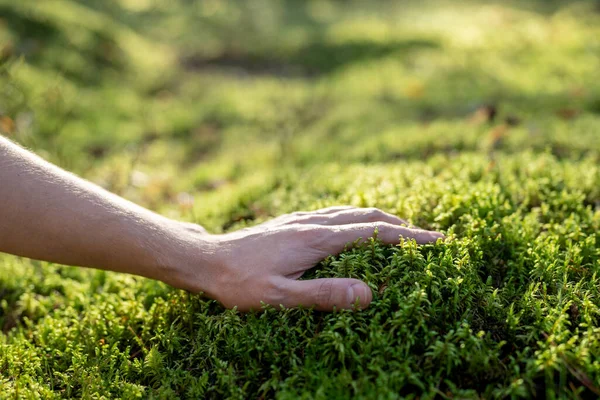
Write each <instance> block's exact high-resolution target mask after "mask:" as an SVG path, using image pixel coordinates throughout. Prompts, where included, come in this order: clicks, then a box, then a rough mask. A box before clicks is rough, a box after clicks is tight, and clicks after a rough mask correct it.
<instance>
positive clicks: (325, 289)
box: [317, 280, 333, 307]
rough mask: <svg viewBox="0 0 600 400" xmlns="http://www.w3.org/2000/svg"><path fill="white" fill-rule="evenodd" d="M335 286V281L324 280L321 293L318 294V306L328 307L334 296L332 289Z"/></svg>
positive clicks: (320, 286)
mask: <svg viewBox="0 0 600 400" xmlns="http://www.w3.org/2000/svg"><path fill="white" fill-rule="evenodd" d="M332 285H333V281H331V280H324V281H323V282H321V284H320V285H319V291H318V292H317V305H318V306H321V307H326V306H327V305H329V303H330V302H331V298H332V295H333V291H332V290H331V287H332Z"/></svg>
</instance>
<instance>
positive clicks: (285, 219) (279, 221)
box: [262, 206, 357, 227]
mask: <svg viewBox="0 0 600 400" xmlns="http://www.w3.org/2000/svg"><path fill="white" fill-rule="evenodd" d="M352 209H357V207H353V206H334V207H328V208H321V209H320V210H315V211H296V212H293V213H291V214H284V215H280V216H278V217H276V218H274V219H272V220H270V221H267V222H264V223H263V224H262V226H268V227H272V226H282V225H290V224H297V223H304V222H302V221H303V220H305V219H310V218H313V217H315V218H317V219H319V218H320V220H324V219H325V218H326V217H325V216H326V215H328V214H335V213H337V212H340V211H344V210H352ZM307 223H308V222H307ZM310 223H312V222H310Z"/></svg>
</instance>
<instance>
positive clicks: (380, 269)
mask: <svg viewBox="0 0 600 400" xmlns="http://www.w3.org/2000/svg"><path fill="white" fill-rule="evenodd" d="M34 3H35V4H34ZM37 3H38V2H32V1H22V2H9V1H0V20H1V22H2V23H0V60H1V61H0V63H1V64H0V88H1V89H2V90H0V133H2V134H3V135H6V136H8V137H10V138H12V139H14V140H16V141H18V142H20V143H23V144H24V145H26V146H28V147H30V148H32V149H33V150H35V151H36V152H38V153H39V154H41V155H42V156H44V157H46V158H48V159H49V160H51V161H53V162H55V163H58V164H59V165H61V166H63V167H65V168H68V169H71V170H73V171H75V172H77V173H79V174H81V175H83V176H84V177H86V178H88V179H90V180H92V181H94V182H96V183H98V184H100V185H102V186H104V187H106V188H107V189H109V190H112V191H114V192H116V193H118V194H120V195H123V196H125V197H126V198H129V199H131V200H133V201H136V202H138V203H140V204H142V205H144V206H146V207H149V208H151V209H153V210H156V211H158V212H161V213H163V214H165V215H167V216H170V217H173V218H179V219H183V220H188V221H193V222H197V223H200V224H202V225H204V226H206V227H207V229H209V230H210V231H211V232H214V233H220V232H223V231H229V230H234V229H238V228H242V227H245V226H249V225H252V224H256V223H260V222H262V221H264V220H266V219H268V218H270V217H272V216H276V215H279V214H282V213H286V212H291V211H296V210H311V209H317V208H321V207H327V206H331V205H335V204H351V205H355V206H361V207H379V208H382V209H384V210H386V211H388V212H392V213H394V214H397V215H400V216H402V217H405V218H407V219H408V220H410V221H411V222H412V223H414V224H416V225H418V226H422V227H424V228H429V229H437V230H441V231H443V232H444V233H445V234H446V235H447V236H448V237H449V241H448V242H446V243H437V244H434V245H428V246H417V245H416V244H415V243H414V242H411V241H404V240H399V243H398V244H397V245H395V246H384V245H382V244H381V243H380V242H379V241H378V240H377V239H376V237H375V238H373V239H371V240H370V241H368V242H367V243H365V244H364V245H362V246H359V247H356V248H353V249H351V250H348V251H346V252H343V253H342V254H340V255H339V256H336V257H329V258H328V259H326V260H324V261H323V262H322V263H320V264H319V265H318V266H316V267H315V268H314V269H313V270H311V271H309V272H308V273H307V274H306V276H305V277H303V278H302V279H308V278H311V277H354V278H359V279H362V280H364V281H365V282H367V283H368V284H369V286H370V287H371V289H372V290H373V293H374V301H373V303H372V305H371V306H370V307H369V309H368V310H366V311H363V312H357V313H353V312H349V311H337V312H334V313H321V312H316V311H313V310H308V309H296V310H278V309H275V308H273V307H266V308H265V309H264V310H263V311H262V312H257V313H249V314H241V313H239V312H237V311H235V310H225V309H223V308H222V307H221V306H220V305H219V304H217V303H216V302H214V301H211V300H207V299H205V298H202V297H200V296H192V295H190V294H188V293H185V292H182V291H179V290H174V289H172V288H169V287H167V286H166V285H164V284H162V283H158V282H154V281H150V280H145V279H142V278H137V277H131V276H126V275H119V274H114V273H110V272H102V271H93V270H85V269H78V268H73V267H66V266H59V265H51V264H47V263H40V262H33V261H28V260H25V259H21V258H16V257H11V256H7V255H5V256H1V257H0V398H21V397H25V398H29V397H31V398H36V397H39V398H65V397H82V398H92V397H99V396H104V397H106V398H140V397H141V398H176V397H183V398H215V399H216V398H279V399H287V398H294V399H295V398H400V397H405V398H529V397H532V396H537V397H546V398H572V399H579V398H591V397H595V396H598V395H600V339H599V338H600V300H599V299H600V293H599V291H600V277H599V274H600V245H599V243H600V168H599V165H600V114H599V112H598V93H600V84H599V83H598V79H597V72H598V71H599V70H600V39H599V38H600V30H599V28H598V27H599V26H600V14H599V13H598V11H597V9H596V6H597V5H596V4H595V3H594V2H591V1H581V2H533V1H532V2H526V3H524V2H519V3H511V2H508V3H507V2H503V3H498V2H491V1H490V2H463V3H461V4H460V5H458V4H457V3H456V2H453V3H450V2H443V1H436V2H418V3H417V2H402V3H398V4H396V3H394V2H383V1H374V2H368V3H365V2H362V1H349V2H339V1H333V0H331V1H310V2H297V1H292V0H290V1H277V2H272V1H269V2H267V1H255V2H251V3H241V2H237V1H233V0H219V1H204V2H197V3H194V4H193V5H192V4H191V3H190V2H187V1H172V2H168V4H167V3H165V2H159V1H154V2H153V1H141V0H114V1H99V0H86V1H74V0H70V1H67V0H63V1H54V0H53V1H48V2H44V5H43V6H39V4H37ZM0 184H1V183H0Z"/></svg>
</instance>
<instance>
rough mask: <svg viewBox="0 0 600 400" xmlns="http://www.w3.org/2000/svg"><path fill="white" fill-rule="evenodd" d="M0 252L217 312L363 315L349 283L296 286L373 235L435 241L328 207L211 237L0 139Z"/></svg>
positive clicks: (355, 284)
mask: <svg viewBox="0 0 600 400" xmlns="http://www.w3.org/2000/svg"><path fill="white" fill-rule="evenodd" d="M0 204H1V206H0V252H5V253H10V254H14V255H18V256H23V257H28V258H33V259H37V260H44V261H49V262H54V263H59V264H65V265H76V266H82V267H91V268H99V269H105V270H111V271H117V272H124V273H129V274H135V275H140V276H143V277H147V278H152V279H157V280H161V281H163V282H166V283H167V284H169V285H171V286H174V287H176V288H181V289H185V290H188V291H190V292H193V293H200V292H203V293H204V294H205V295H207V296H208V297H210V298H213V299H216V300H218V301H219V302H221V303H222V304H223V305H224V306H225V307H228V308H233V307H237V308H238V310H240V311H247V310H253V309H260V308H261V306H262V304H261V302H262V303H266V304H271V305H274V306H280V305H283V306H284V307H297V306H304V307H313V306H314V307H315V308H316V309H318V310H322V311H331V310H333V309H334V308H338V309H339V308H345V309H348V308H353V307H355V306H357V307H358V308H361V309H362V308H366V307H367V306H368V305H369V303H370V302H371V300H372V293H371V290H370V289H369V287H368V286H367V285H366V284H365V283H364V282H361V281H360V280H356V279H343V278H337V279H315V280H304V281H299V280H297V279H298V278H299V277H300V276H302V274H303V273H304V272H305V271H306V270H308V269H310V268H312V267H314V266H315V264H317V263H318V262H319V261H321V260H323V259H324V258H325V257H327V256H328V255H332V254H338V253H339V252H341V251H343V250H344V247H345V246H346V245H347V244H348V243H351V242H354V241H355V240H357V239H359V238H368V237H370V236H372V235H373V232H374V230H375V229H377V230H378V232H379V238H380V239H381V240H383V241H384V242H386V243H390V244H395V243H398V240H399V237H400V236H402V237H405V238H414V239H415V240H416V241H417V242H418V243H421V244H424V243H431V242H435V241H436V240H438V239H441V238H443V235H442V234H441V233H437V232H431V231H425V230H420V229H415V228H411V227H408V224H407V223H406V221H404V220H402V219H400V218H398V217H396V216H394V215H390V214H387V213H385V212H383V211H381V210H378V209H374V208H366V209H365V208H355V207H348V206H342V207H332V208H327V209H322V210H317V211H312V212H296V213H292V214H288V215H282V216H280V217H278V218H275V219H273V220H271V221H269V222H266V223H264V224H262V225H258V226H255V227H252V228H247V229H242V230H239V231H236V232H232V233H227V234H222V235H211V234H209V233H207V232H206V230H204V228H202V227H201V226H199V225H196V224H191V223H185V222H179V221H175V220H172V219H168V218H165V217H163V216H161V215H158V214H156V213H154V212H152V211H150V210H147V209H145V208H143V207H140V206H138V205H136V204H133V203H131V202H129V201H127V200H125V199H123V198H121V197H118V196H116V195H114V194H112V193H109V192H107V191H105V190H104V189H102V188H100V187H98V186H96V185H94V184H92V183H90V182H88V181H86V180H83V179H81V178H78V177H76V176H75V175H73V174H71V173H68V172H66V171H64V170H62V169H60V168H58V167H57V166H55V165H52V164H50V163H48V162H46V161H44V160H42V159H41V158H39V157H37V156H36V155H34V154H32V153H30V152H28V151H26V150H24V149H23V148H21V147H19V146H17V145H16V144H14V143H12V142H10V141H9V140H7V139H5V138H2V137H0Z"/></svg>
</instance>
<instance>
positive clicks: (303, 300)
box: [283, 278, 373, 311]
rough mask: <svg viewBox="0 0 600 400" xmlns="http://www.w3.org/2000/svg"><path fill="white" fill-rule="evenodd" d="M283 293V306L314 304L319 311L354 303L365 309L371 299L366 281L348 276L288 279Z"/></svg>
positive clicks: (351, 306) (346, 306)
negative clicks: (300, 279)
mask: <svg viewBox="0 0 600 400" xmlns="http://www.w3.org/2000/svg"><path fill="white" fill-rule="evenodd" d="M285 293H286V295H285V300H284V304H283V305H284V306H285V307H298V306H304V307H313V306H314V307H315V309H316V310H319V311H333V309H334V308H336V309H355V308H356V307H355V305H356V306H357V307H358V309H365V308H367V307H368V306H369V303H371V301H372V299H373V294H372V293H371V289H370V288H369V287H368V286H367V284H366V283H364V282H362V281H359V280H358V279H349V278H327V279H313V280H308V281H293V280H289V281H288V282H287V284H286V289H285Z"/></svg>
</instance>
